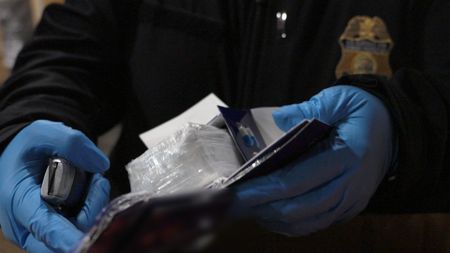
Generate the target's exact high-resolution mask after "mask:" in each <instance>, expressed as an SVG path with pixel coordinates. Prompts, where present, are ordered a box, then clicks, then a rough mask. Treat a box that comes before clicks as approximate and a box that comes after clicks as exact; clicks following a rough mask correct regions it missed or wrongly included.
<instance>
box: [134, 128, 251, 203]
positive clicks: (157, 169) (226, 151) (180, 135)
mask: <svg viewBox="0 0 450 253" xmlns="http://www.w3.org/2000/svg"><path fill="white" fill-rule="evenodd" d="M242 163H243V161H242V158H241V156H240V154H239V153H238V151H237V150H236V148H235V146H234V143H233V140H232V139H231V137H230V135H229V134H228V132H227V131H226V130H224V129H219V128H216V127H213V126H208V125H199V124H194V123H190V124H188V125H187V126H186V127H184V128H183V129H181V130H179V131H178V132H176V133H175V134H174V135H172V136H171V137H169V138H167V139H165V140H163V141H161V142H160V143H159V144H157V145H156V146H154V147H153V148H151V149H149V150H147V151H146V152H145V153H144V154H142V155H141V156H140V157H138V158H137V159H135V160H133V161H132V162H130V163H129V164H128V165H127V166H126V169H127V171H128V175H129V179H130V185H131V192H140V191H146V192H149V193H151V195H152V196H161V195H167V194H172V193H180V192H186V191H193V190H198V189H201V188H207V187H209V186H211V185H217V184H220V183H221V182H223V181H225V180H226V179H227V178H228V177H229V176H231V175H232V174H233V173H235V172H236V171H237V170H238V169H239V167H240V166H241V164H242Z"/></svg>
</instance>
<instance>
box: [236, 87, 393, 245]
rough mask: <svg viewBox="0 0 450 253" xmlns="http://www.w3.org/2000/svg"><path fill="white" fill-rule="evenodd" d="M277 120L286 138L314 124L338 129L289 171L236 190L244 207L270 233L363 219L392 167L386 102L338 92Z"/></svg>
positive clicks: (355, 91)
mask: <svg viewBox="0 0 450 253" xmlns="http://www.w3.org/2000/svg"><path fill="white" fill-rule="evenodd" d="M273 118H274V120H275V122H276V124H277V125H278V126H279V127H280V128H281V129H282V130H284V131H288V130H289V129H290V128H291V127H293V126H294V125H296V124H298V123H299V122H301V121H302V120H304V119H311V118H317V119H319V120H321V121H323V122H325V123H328V124H330V125H332V126H334V127H335V128H334V130H333V131H332V132H331V134H330V136H329V137H328V138H327V139H326V140H324V141H322V142H320V143H318V144H317V145H315V146H314V147H313V148H312V150H310V151H309V152H308V153H307V154H305V155H304V156H302V157H300V158H299V159H298V160H296V161H294V162H292V163H291V164H290V165H288V166H286V167H285V168H280V169H278V170H276V171H274V172H273V173H271V174H269V175H267V176H262V177H259V178H255V179H253V180H249V181H247V182H244V183H242V184H241V185H238V186H237V187H236V193H237V197H238V199H239V200H240V203H242V204H244V205H246V206H247V207H250V211H251V213H253V214H254V215H256V217H257V218H258V221H259V222H260V223H261V224H263V226H265V227H267V228H268V229H269V230H272V231H275V232H279V233H282V234H287V235H293V236H296V235H305V234H309V233H311V232H315V231H317V230H320V229H324V228H326V227H328V226H330V225H331V224H333V223H337V222H341V221H344V220H348V219H350V218H352V217H354V216H356V215H357V214H358V213H360V212H361V211H362V210H363V209H364V208H365V207H366V206H367V204H368V202H369V200H370V198H371V196H372V195H373V194H374V192H375V190H376V189H377V187H378V185H379V184H380V182H381V181H382V179H383V177H384V176H385V174H386V172H387V170H388V168H389V166H390V164H391V161H392V156H393V151H392V150H393V148H392V131H393V130H392V127H391V120H390V115H389V113H388V111H387V110H386V108H385V107H384V105H383V103H382V102H381V101H380V100H379V99H378V98H376V97H375V96H373V95H371V94H369V93H367V92H366V91H364V90H362V89H359V88H356V87H352V86H335V87H331V88H328V89H325V90H323V91H321V92H320V93H318V94H317V95H315V96H314V97H312V98H311V99H310V100H309V101H306V102H304V103H301V104H294V105H288V106H284V107H281V108H279V109H278V110H277V111H274V113H273Z"/></svg>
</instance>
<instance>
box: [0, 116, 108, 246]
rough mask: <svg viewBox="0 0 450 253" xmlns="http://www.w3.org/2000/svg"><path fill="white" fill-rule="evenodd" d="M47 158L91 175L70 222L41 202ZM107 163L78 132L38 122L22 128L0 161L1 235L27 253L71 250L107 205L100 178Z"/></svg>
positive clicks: (103, 181) (106, 187) (58, 124)
mask: <svg viewBox="0 0 450 253" xmlns="http://www.w3.org/2000/svg"><path fill="white" fill-rule="evenodd" d="M50 157H61V158H65V159H67V160H68V161H70V162H71V163H72V164H73V165H74V166H76V167H77V168H79V169H82V170H85V171H89V172H92V173H96V174H94V176H93V177H92V181H91V185H90V188H89V192H88V194H87V197H86V201H85V204H84V206H83V208H82V210H81V211H80V213H79V214H78V216H77V217H74V218H73V222H70V221H69V220H67V219H66V218H65V217H63V216H61V215H60V214H58V213H57V212H56V211H55V210H53V209H52V208H51V207H49V205H47V203H46V202H45V201H44V200H42V199H41V196H40V184H41V180H42V178H43V174H44V172H45V169H46V165H47V163H48V159H49V158H50ZM108 167H109V161H108V158H107V157H105V155H103V153H102V152H101V151H100V150H99V149H97V147H96V146H95V145H94V144H93V143H92V142H91V141H90V140H89V139H88V138H87V137H86V136H85V135H84V134H82V133H81V132H79V131H77V130H74V129H72V128H69V127H67V126H65V125H63V124H61V123H55V122H51V121H46V120H38V121H35V122H33V123H32V124H30V125H28V126H27V127H25V128H24V129H23V130H22V131H21V132H19V133H18V134H17V135H16V137H15V138H14V139H13V140H12V141H11V142H10V143H9V145H8V146H7V147H6V149H5V150H4V152H3V154H2V155H1V156H0V200H1V201H0V225H1V230H2V231H3V233H4V235H5V236H6V237H7V238H8V239H10V240H12V241H13V242H14V243H16V244H17V245H19V246H21V247H22V248H24V249H26V250H27V251H29V252H67V251H70V250H72V249H73V248H74V247H75V246H76V245H77V243H78V242H79V241H80V239H81V238H82V237H83V235H84V234H83V232H86V231H87V230H88V229H89V228H90V227H91V226H92V225H93V223H94V221H95V217H96V215H97V214H98V213H99V212H100V211H101V209H102V208H103V207H104V206H105V205H106V204H107V203H108V198H109V189H110V186H109V183H108V181H107V180H106V179H105V178H103V177H102V176H101V175H100V174H98V173H102V172H104V171H106V170H107V169H108Z"/></svg>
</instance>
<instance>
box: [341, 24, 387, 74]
mask: <svg viewBox="0 0 450 253" xmlns="http://www.w3.org/2000/svg"><path fill="white" fill-rule="evenodd" d="M339 44H340V46H341V54H342V56H341V59H340V61H339V63H338V65H337V67H336V77H337V78H340V77H342V76H344V75H356V74H375V75H382V76H386V77H391V75H392V70H391V67H390V64H389V55H390V52H391V50H392V47H393V46H394V43H393V41H392V39H391V36H390V35H389V33H388V30H387V27H386V24H385V23H384V21H383V20H382V19H381V18H379V17H373V18H371V17H368V16H356V17H353V18H352V19H351V20H350V21H349V22H348V24H347V27H346V28H345V31H344V33H343V34H342V35H341V37H340V38H339Z"/></svg>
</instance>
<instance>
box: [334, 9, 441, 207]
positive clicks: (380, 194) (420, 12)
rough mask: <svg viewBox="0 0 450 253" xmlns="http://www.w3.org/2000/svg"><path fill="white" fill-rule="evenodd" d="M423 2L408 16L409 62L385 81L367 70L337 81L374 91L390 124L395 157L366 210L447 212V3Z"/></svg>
mask: <svg viewBox="0 0 450 253" xmlns="http://www.w3.org/2000/svg"><path fill="white" fill-rule="evenodd" d="M423 4H424V6H422V7H424V8H416V9H415V12H416V13H414V15H412V16H415V19H416V20H415V21H414V22H416V23H415V24H414V23H413V24H411V25H412V27H413V28H414V30H411V31H410V32H411V33H412V35H413V36H411V54H412V55H413V56H414V57H413V58H412V62H411V66H406V67H404V68H401V69H399V70H398V71H396V73H395V74H394V76H393V78H392V79H390V80H388V79H385V78H382V77H379V76H370V75H360V76H347V77H343V78H341V79H340V80H338V83H350V84H353V85H356V86H359V87H362V88H364V89H366V90H368V91H370V92H372V93H374V94H375V95H377V96H379V97H380V98H381V99H382V100H383V101H384V102H385V104H386V105H387V107H388V108H389V110H390V112H391V115H392V119H393V123H394V125H395V129H396V137H395V144H396V145H397V150H398V153H397V160H396V161H395V165H394V167H393V169H392V170H391V172H390V175H388V176H387V177H386V179H385V180H384V182H383V183H382V184H381V185H380V187H379V189H378V191H377V193H376V194H375V196H374V197H373V199H372V200H371V202H370V204H369V207H368V209H367V210H368V211H369V212H442V211H445V212H448V211H450V197H449V196H450V143H449V127H450V124H449V123H450V114H449V113H450V15H449V13H450V2H449V1H423ZM412 22H413V21H412Z"/></svg>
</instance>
